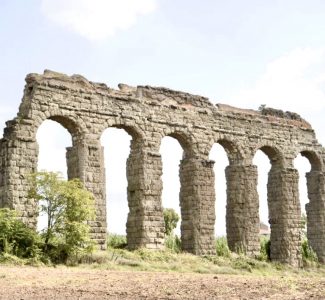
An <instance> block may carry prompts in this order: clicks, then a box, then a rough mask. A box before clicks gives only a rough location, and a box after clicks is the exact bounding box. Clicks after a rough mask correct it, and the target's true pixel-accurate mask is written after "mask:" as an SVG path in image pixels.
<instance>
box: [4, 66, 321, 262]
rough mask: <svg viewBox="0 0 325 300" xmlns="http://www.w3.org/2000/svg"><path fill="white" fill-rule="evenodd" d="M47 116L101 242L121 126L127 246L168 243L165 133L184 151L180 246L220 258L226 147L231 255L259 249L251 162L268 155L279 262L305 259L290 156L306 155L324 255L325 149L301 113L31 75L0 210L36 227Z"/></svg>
mask: <svg viewBox="0 0 325 300" xmlns="http://www.w3.org/2000/svg"><path fill="white" fill-rule="evenodd" d="M46 119H51V120H54V121H57V122H59V123H60V124H61V125H62V126H64V127H65V128H66V129H67V130H68V131H69V132H70V134H71V137H72V147H70V148H68V149H67V166H68V176H69V178H73V177H78V178H80V179H81V180H82V181H83V182H84V184H85V186H86V187H87V189H89V190H90V191H92V192H93V193H94V195H95V198H96V214H97V218H96V221H94V222H92V224H91V225H92V234H93V238H94V239H96V240H97V242H98V243H99V244H100V245H102V247H105V240H106V223H107V222H106V199H105V198H106V196H105V170H104V163H103V162H104V157H103V149H102V147H101V145H100V137H101V135H102V133H103V131H104V130H105V129H106V128H108V127H117V128H123V129H125V130H126V131H127V132H128V133H129V134H130V135H131V136H132V143H131V153H130V156H129V158H128V162H127V178H128V205H129V215H128V221H127V241H128V247H129V248H131V249H135V248H139V247H147V248H153V249H160V248H162V247H163V241H164V222H163V214H162V206H161V191H162V182H161V175H162V163H161V156H160V154H159V148H160V143H161V140H162V138H163V137H164V136H171V137H174V138H176V139H177V140H178V141H179V143H180V144H181V146H182V148H183V150H184V155H183V160H182V161H181V162H180V181H181V191H180V206H181V213H182V224H181V235H182V236H181V239H182V245H183V248H184V250H186V251H189V252H192V253H195V254H213V253H214V251H215V250H214V223H215V209H214V206H215V191H214V173H213V162H212V161H209V159H208V157H209V153H210V150H211V148H212V146H213V144H214V143H219V144H221V145H222V146H223V147H224V149H225V151H226V152H227V155H228V159H229V166H228V167H227V169H226V175H227V176H226V177H227V238H228V242H229V246H230V248H231V250H233V251H244V252H246V253H247V254H250V255H255V254H257V253H258V252H259V242H258V228H259V218H258V210H259V200H258V194H257V191H256V185H257V169H256V166H254V165H253V163H252V161H253V157H254V155H255V153H256V151H257V150H259V149H260V150H262V151H263V152H264V153H265V154H266V155H267V156H268V157H269V159H270V162H271V164H272V169H271V171H270V174H269V183H268V198H269V201H268V203H269V215H270V216H269V218H270V224H271V241H272V242H271V245H272V246H271V247H272V249H271V256H272V259H273V260H274V261H279V262H283V263H289V264H291V265H298V264H299V259H300V253H299V245H300V227H299V226H300V225H299V223H300V204H299V197H298V195H299V193H298V184H297V180H298V176H297V175H298V174H297V171H296V170H295V169H294V167H293V160H294V159H295V157H296V156H297V155H298V154H299V153H302V154H303V155H304V156H306V157H307V158H308V159H309V161H310V163H311V173H309V175H308V187H309V198H310V205H309V207H308V208H307V216H308V224H309V225H310V229H309V231H308V236H309V238H310V239H311V244H312V245H313V247H314V250H315V251H316V252H317V254H318V255H319V257H320V259H321V260H323V261H324V260H325V253H324V250H323V249H325V230H323V229H324V228H322V229H319V230H318V229H317V224H323V222H324V219H325V208H324V206H325V204H324V203H325V197H324V180H320V179H319V178H324V171H325V170H324V159H325V151H324V149H323V148H322V147H321V145H319V144H318V142H317V140H316V138H315V134H314V131H313V130H312V128H311V126H310V125H309V124H308V123H307V122H306V121H305V120H303V119H301V118H300V117H299V116H298V115H297V114H294V113H289V112H282V111H279V110H274V109H267V108H262V109H261V110H260V111H254V110H244V109H238V108H233V107H230V106H227V105H221V104H218V105H216V106H215V105H213V104H212V103H210V102H209V100H208V99H207V98H204V97H201V96H195V95H190V94H187V93H183V92H177V91H172V90H169V89H166V88H154V87H149V86H138V87H130V86H127V85H124V84H120V85H119V90H114V89H111V88H108V87H107V86H106V85H105V84H99V83H93V82H90V81H88V80H87V79H85V78H84V77H82V76H80V75H73V76H71V77H69V76H66V75H64V74H59V73H55V72H51V71H45V72H44V74H43V75H38V74H29V75H28V76H27V77H26V87H25V91H24V96H23V100H22V103H21V105H20V108H19V112H18V115H17V117H16V118H15V119H14V120H12V121H10V122H7V126H6V128H5V131H4V137H3V139H2V140H0V155H1V157H0V167H1V170H0V205H1V206H10V207H12V208H14V209H17V210H18V211H20V212H21V216H22V218H23V220H24V221H26V222H27V223H29V224H31V225H33V226H34V225H35V222H36V207H35V203H34V202H33V201H32V200H28V199H27V197H26V196H27V191H28V182H27V176H28V174H29V173H31V172H35V171H36V169H37V155H38V147H37V143H36V132H37V129H38V127H39V126H40V125H41V124H42V122H43V121H44V120H46ZM315 172H316V173H315ZM316 177H317V178H316ZM315 178H316V179H315ZM108 201H109V199H108ZM322 226H323V225H322Z"/></svg>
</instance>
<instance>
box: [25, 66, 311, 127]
mask: <svg viewBox="0 0 325 300" xmlns="http://www.w3.org/2000/svg"><path fill="white" fill-rule="evenodd" d="M26 82H27V85H29V84H30V85H32V84H33V83H39V84H45V85H48V86H51V87H54V88H58V89H63V90H66V89H69V90H77V91H80V90H82V91H84V92H90V93H100V94H106V95H111V96H120V97H132V98H140V99H148V100H150V101H155V102H159V103H162V104H167V105H171V106H172V105H180V106H185V107H191V106H192V107H199V108H205V109H209V110H210V109H211V110H212V111H213V110H215V109H217V110H218V111H221V112H225V113H235V114H243V115H248V116H250V117H256V118H262V119H265V120H267V121H270V122H279V123H286V124H289V125H293V126H298V127H303V128H306V129H312V127H311V125H310V124H309V123H308V122H307V121H305V120H304V119H303V118H301V117H300V116H299V115H298V114H296V113H292V112H288V111H286V112H285V111H282V110H279V109H274V108H269V107H265V106H263V107H261V108H260V109H259V110H253V109H242V108H237V107H233V106H230V105H227V104H216V106H214V105H213V104H212V103H211V102H210V101H209V99H208V98H206V97H203V96H199V95H193V94H189V93H186V92H181V91H176V90H172V89H169V88H165V87H152V86H147V85H146V86H141V85H140V86H137V87H133V86H129V85H126V84H119V85H118V87H119V90H115V89H112V88H109V87H108V86H107V85H106V84H105V83H96V82H92V81H89V80H88V79H86V78H85V77H83V76H81V75H72V76H68V75H66V74H64V73H58V72H55V71H51V70H45V71H44V73H43V74H36V73H31V74H28V75H27V76H26Z"/></svg>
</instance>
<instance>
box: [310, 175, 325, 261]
mask: <svg viewBox="0 0 325 300" xmlns="http://www.w3.org/2000/svg"><path fill="white" fill-rule="evenodd" d="M306 178H307V188H308V198H309V200H310V201H309V203H307V204H306V213H307V238H308V243H309V245H310V246H311V247H312V249H313V250H314V251H315V252H316V254H317V257H318V259H319V261H320V262H322V263H325V174H324V173H323V172H320V171H311V172H309V173H306Z"/></svg>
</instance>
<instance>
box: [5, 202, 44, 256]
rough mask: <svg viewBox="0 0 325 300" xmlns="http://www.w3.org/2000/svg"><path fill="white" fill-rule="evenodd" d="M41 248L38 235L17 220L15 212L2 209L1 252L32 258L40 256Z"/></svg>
mask: <svg viewBox="0 0 325 300" xmlns="http://www.w3.org/2000/svg"><path fill="white" fill-rule="evenodd" d="M40 247H41V240H40V238H39V236H38V234H37V233H36V232H35V231H34V230H32V229H30V228H28V227H27V226H26V225H25V224H24V223H23V222H22V221H20V220H19V219H17V215H16V212H15V211H13V210H10V209H8V208H2V209H0V252H3V253H6V254H11V255H15V256H17V257H20V258H31V257H38V256H39V255H40V253H41V249H40Z"/></svg>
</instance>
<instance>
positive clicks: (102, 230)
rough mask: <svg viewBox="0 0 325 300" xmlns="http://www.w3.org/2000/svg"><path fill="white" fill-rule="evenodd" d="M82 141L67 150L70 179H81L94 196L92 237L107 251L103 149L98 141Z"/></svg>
mask: <svg viewBox="0 0 325 300" xmlns="http://www.w3.org/2000/svg"><path fill="white" fill-rule="evenodd" d="M81 140H82V139H80V140H78V141H76V142H75V143H74V145H73V147H69V148H67V155H66V157H67V166H68V179H72V178H79V179H80V180H81V181H82V182H83V183H84V185H85V187H86V188H87V189H88V190H89V191H90V192H92V193H93V194H94V197H95V210H96V219H95V220H94V221H89V224H90V226H91V237H92V239H93V240H95V241H96V242H97V243H98V244H99V246H100V247H101V249H105V248H106V234H107V229H106V227H107V225H106V198H105V168H104V154H103V147H102V146H101V145H100V142H99V141H98V140H96V141H87V139H86V138H85V140H84V141H81Z"/></svg>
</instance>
